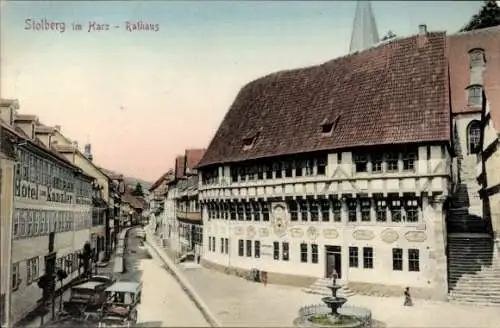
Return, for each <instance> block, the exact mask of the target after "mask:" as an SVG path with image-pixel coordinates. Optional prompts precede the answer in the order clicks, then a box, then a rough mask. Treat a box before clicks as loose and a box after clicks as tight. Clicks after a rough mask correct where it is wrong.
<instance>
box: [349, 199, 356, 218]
mask: <svg viewBox="0 0 500 328" xmlns="http://www.w3.org/2000/svg"><path fill="white" fill-rule="evenodd" d="M357 208H358V203H357V201H356V200H355V199H349V200H348V202H347V213H348V219H349V222H356V221H357V220H358V218H357V214H358V211H357Z"/></svg>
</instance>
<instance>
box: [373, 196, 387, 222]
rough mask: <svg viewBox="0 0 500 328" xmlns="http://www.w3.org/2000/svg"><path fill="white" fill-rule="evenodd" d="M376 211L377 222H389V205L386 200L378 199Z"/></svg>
mask: <svg viewBox="0 0 500 328" xmlns="http://www.w3.org/2000/svg"><path fill="white" fill-rule="evenodd" d="M375 211H376V213H377V221H378V222H385V221H387V203H386V201H385V200H384V199H378V200H377V202H376V207H375Z"/></svg>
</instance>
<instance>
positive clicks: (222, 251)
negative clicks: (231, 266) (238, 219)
mask: <svg viewBox="0 0 500 328" xmlns="http://www.w3.org/2000/svg"><path fill="white" fill-rule="evenodd" d="M220 253H221V254H224V238H221V239H220Z"/></svg>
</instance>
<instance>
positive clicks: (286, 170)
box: [283, 162, 293, 178]
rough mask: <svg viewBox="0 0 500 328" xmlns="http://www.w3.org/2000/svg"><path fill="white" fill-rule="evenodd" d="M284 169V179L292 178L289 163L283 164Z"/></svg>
mask: <svg viewBox="0 0 500 328" xmlns="http://www.w3.org/2000/svg"><path fill="white" fill-rule="evenodd" d="M283 166H284V169H285V177H287V178H290V177H292V176H293V174H292V172H293V170H292V163H290V162H285V163H284V165H283Z"/></svg>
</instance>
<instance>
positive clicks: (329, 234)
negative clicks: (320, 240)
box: [323, 229, 339, 239]
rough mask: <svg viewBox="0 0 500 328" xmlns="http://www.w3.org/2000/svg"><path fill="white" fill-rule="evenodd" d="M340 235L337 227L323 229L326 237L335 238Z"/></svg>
mask: <svg viewBox="0 0 500 328" xmlns="http://www.w3.org/2000/svg"><path fill="white" fill-rule="evenodd" d="M338 236H339V232H338V231H337V230H336V229H325V230H323V237H325V238H326V239H335V238H337V237H338Z"/></svg>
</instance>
